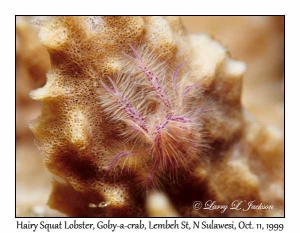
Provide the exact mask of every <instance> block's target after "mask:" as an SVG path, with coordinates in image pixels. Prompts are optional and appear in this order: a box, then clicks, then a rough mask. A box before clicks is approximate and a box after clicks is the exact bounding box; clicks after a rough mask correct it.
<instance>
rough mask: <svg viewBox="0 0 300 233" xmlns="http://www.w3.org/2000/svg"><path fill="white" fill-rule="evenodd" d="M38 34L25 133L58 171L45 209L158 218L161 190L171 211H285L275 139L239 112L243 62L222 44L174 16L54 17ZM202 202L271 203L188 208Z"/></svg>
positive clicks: (201, 213)
mask: <svg viewBox="0 0 300 233" xmlns="http://www.w3.org/2000/svg"><path fill="white" fill-rule="evenodd" d="M39 35H40V40H41V42H42V43H43V44H44V46H45V47H46V48H47V50H48V52H49V53H50V57H51V64H52V67H51V69H50V71H49V72H48V75H47V83H46V85H45V86H44V87H43V88H40V89H38V90H36V91H34V92H32V94H31V95H32V97H33V98H34V99H36V100H39V101H42V102H43V110H42V115H41V116H40V117H39V118H38V119H37V120H35V122H33V123H32V124H31V129H32V131H33V132H34V134H35V136H36V138H37V139H38V141H39V143H40V147H41V148H42V149H43V151H44V156H45V164H46V166H47V167H48V169H49V170H50V171H51V172H52V173H53V174H55V175H56V177H57V179H56V181H55V182H54V185H53V191H52V194H51V197H50V199H49V205H50V206H51V207H52V208H55V209H57V210H60V211H61V212H63V213H65V214H67V215H70V216H147V215H156V214H155V208H152V207H151V205H152V204H151V203H153V201H151V200H153V197H152V198H151V197H150V198H149V197H148V196H149V194H150V193H152V191H153V190H160V191H161V192H163V193H164V194H163V198H162V199H165V202H164V203H165V204H166V206H169V207H168V208H169V209H170V211H166V213H168V214H170V215H172V216H175V215H177V214H178V215H181V216H274V215H282V214H283V212H282V210H283V138H282V135H281V134H280V133H279V132H277V131H276V129H273V128H268V127H265V126H263V125H261V124H259V123H257V122H256V121H255V120H254V119H252V117H251V116H250V115H249V114H248V113H247V111H246V110H245V109H244V108H243V106H242V105H241V88H242V76H243V73H244V71H245V65H244V63H242V62H239V61H236V60H233V59H232V58H231V57H230V56H229V54H228V52H227V51H226V49H224V47H222V45H221V44H220V43H218V42H216V41H214V40H212V39H211V38H210V37H209V36H207V35H205V34H199V35H193V34H188V33H187V32H186V30H185V29H184V28H183V26H182V24H181V21H180V19H179V18H177V17H52V18H51V19H49V20H47V21H45V22H43V24H42V26H41V29H40V34H39ZM151 195H153V194H151ZM210 200H213V201H216V203H217V204H223V205H226V204H228V205H230V204H231V203H232V202H234V201H236V200H245V201H246V202H250V201H254V200H255V204H260V203H263V204H265V205H273V206H274V209H273V210H259V209H250V210H249V211H237V210H227V211H226V212H224V213H222V212H221V211H220V210H218V209H215V210H205V209H196V208H193V204H194V202H195V201H201V202H202V203H205V202H206V201H210ZM149 203H150V204H149ZM149 205H150V207H149ZM146 206H147V207H146ZM147 210H148V211H147ZM153 213H154V214H153ZM168 214H167V215H168Z"/></svg>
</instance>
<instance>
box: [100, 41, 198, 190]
mask: <svg viewBox="0 0 300 233" xmlns="http://www.w3.org/2000/svg"><path fill="white" fill-rule="evenodd" d="M130 48H131V50H132V51H133V54H134V55H135V57H132V56H130V55H126V57H129V58H130V60H131V62H133V64H134V65H135V66H137V67H138V69H140V71H141V72H142V73H143V74H144V75H143V78H142V79H144V80H140V82H137V83H135V84H132V83H133V82H132V81H131V82H129V81H127V80H128V79H130V78H131V77H130V76H126V75H123V76H121V77H120V78H119V79H118V80H117V83H116V82H114V81H113V79H112V78H111V77H108V81H109V82H110V84H106V83H104V82H103V81H100V83H101V85H102V87H103V88H104V89H105V90H106V91H107V94H109V95H110V96H111V97H112V98H113V100H112V102H111V105H115V106H114V107H111V106H109V108H107V107H105V106H104V109H105V110H106V111H107V112H108V113H109V114H111V115H114V114H115V113H114V112H113V111H116V112H117V113H118V117H114V118H113V119H115V120H117V121H124V122H125V123H126V125H127V130H128V132H127V133H128V134H132V135H133V136H131V137H133V139H134V140H139V141H141V142H143V143H140V144H144V145H146V147H148V148H146V149H147V154H148V156H146V157H145V156H144V155H143V154H144V153H140V151H141V148H140V145H137V148H131V149H130V150H124V151H120V152H119V153H117V154H115V155H114V157H113V158H112V161H111V162H110V163H109V164H108V165H107V167H106V170H108V171H109V170H111V169H112V168H113V167H114V166H117V165H118V164H120V163H121V161H122V162H123V165H122V166H123V167H126V161H127V159H128V158H129V157H134V156H141V157H143V159H142V160H139V161H141V162H140V163H143V164H140V166H139V168H141V169H143V170H144V173H145V174H147V175H145V177H144V179H143V180H142V183H143V184H144V186H145V187H146V189H150V188H153V187H155V186H157V184H158V183H159V179H160V178H162V176H166V174H167V176H168V177H170V178H172V177H174V175H176V173H178V169H185V170H190V169H189V167H190V166H191V165H192V164H193V163H194V162H195V161H197V160H201V155H199V154H198V153H199V152H198V151H199V147H200V146H201V145H202V136H201V132H200V131H199V125H201V122H199V121H198V120H197V119H198V117H196V114H199V108H200V107H201V106H197V108H193V109H188V106H186V105H185V104H186V103H185V101H183V99H184V98H183V97H186V96H187V95H188V94H189V93H190V92H189V93H188V91H187V90H189V89H192V88H191V87H189V86H186V87H181V86H180V85H179V83H178V76H179V71H180V68H181V66H182V64H180V65H179V66H178V67H177V69H176V71H175V72H174V75H173V77H172V78H171V79H166V80H163V79H162V78H161V77H160V75H159V74H155V73H154V71H152V70H151V68H150V67H148V66H147V65H146V63H147V61H144V59H143V57H142V56H141V55H139V53H138V52H137V51H136V50H135V49H134V48H133V47H132V46H130ZM145 79H146V80H147V82H145ZM164 81H165V82H164ZM144 83H146V86H145V85H144ZM162 83H165V84H164V85H162ZM110 86H111V87H110ZM124 87H125V91H124V92H126V93H127V94H125V93H123V92H122V91H121V89H122V88H123V89H124ZM179 87H181V90H178V89H179ZM195 87H197V88H199V86H197V85H195ZM137 88H145V89H146V91H145V93H148V95H145V96H144V98H145V100H144V101H145V102H144V105H145V106H143V108H142V107H141V108H139V107H135V104H134V103H133V102H135V101H134V99H135V98H136V96H135V95H138V93H137ZM193 89H196V88H193ZM191 93H192V92H191ZM153 94H154V96H155V98H154V102H155V105H156V106H157V108H156V110H155V111H153V112H151V113H150V112H149V111H147V110H143V109H149V106H147V105H150V102H151V101H152V102H153V98H152V96H151V95H153ZM171 97H172V98H171ZM147 98H149V101H148V99H147ZM132 100H133V101H132ZM150 100H151V101H150ZM107 105H108V104H106V106H107ZM125 147H126V146H125ZM149 148H150V149H149Z"/></svg>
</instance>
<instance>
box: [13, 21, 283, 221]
mask: <svg viewBox="0 0 300 233" xmlns="http://www.w3.org/2000/svg"><path fill="white" fill-rule="evenodd" d="M36 19H37V17H17V20H16V180H17V183H16V215H17V216H60V215H61V214H60V213H58V212H56V211H54V210H50V209H49V208H47V206H46V203H47V200H48V197H49V194H50V191H51V175H50V173H49V172H48V171H47V170H46V168H45V167H44V166H43V158H42V155H41V151H39V150H38V146H37V145H36V143H35V140H34V136H33V134H32V133H31V131H30V130H29V128H28V124H29V123H30V121H31V120H33V119H35V118H37V117H38V116H39V115H40V111H41V104H40V103H39V102H37V101H34V100H32V99H30V97H29V92H30V91H31V90H34V89H36V88H39V87H41V86H43V85H44V84H45V82H46V73H47V70H48V69H49V67H50V60H49V56H48V53H47V51H46V49H45V48H44V47H43V46H42V45H41V44H40V43H39V40H38V32H37V29H36V23H33V22H34V21H35V20H36ZM182 21H183V24H184V25H185V27H186V28H187V30H188V31H189V32H191V33H206V34H209V35H210V36H212V37H213V38H214V39H216V40H218V41H220V42H221V43H222V44H223V45H224V46H225V47H227V48H228V50H229V51H230V54H231V56H232V57H233V58H235V59H237V60H240V61H244V62H245V63H246V65H247V70H246V73H245V76H244V83H243V97H242V102H243V105H244V106H245V108H246V109H247V111H249V112H250V114H251V115H252V116H253V117H254V118H256V119H257V120H258V121H260V122H261V123H262V124H268V125H272V126H274V127H277V128H279V129H280V130H282V132H283V130H284V128H283V127H284V17H283V16H184V17H182Z"/></svg>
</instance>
